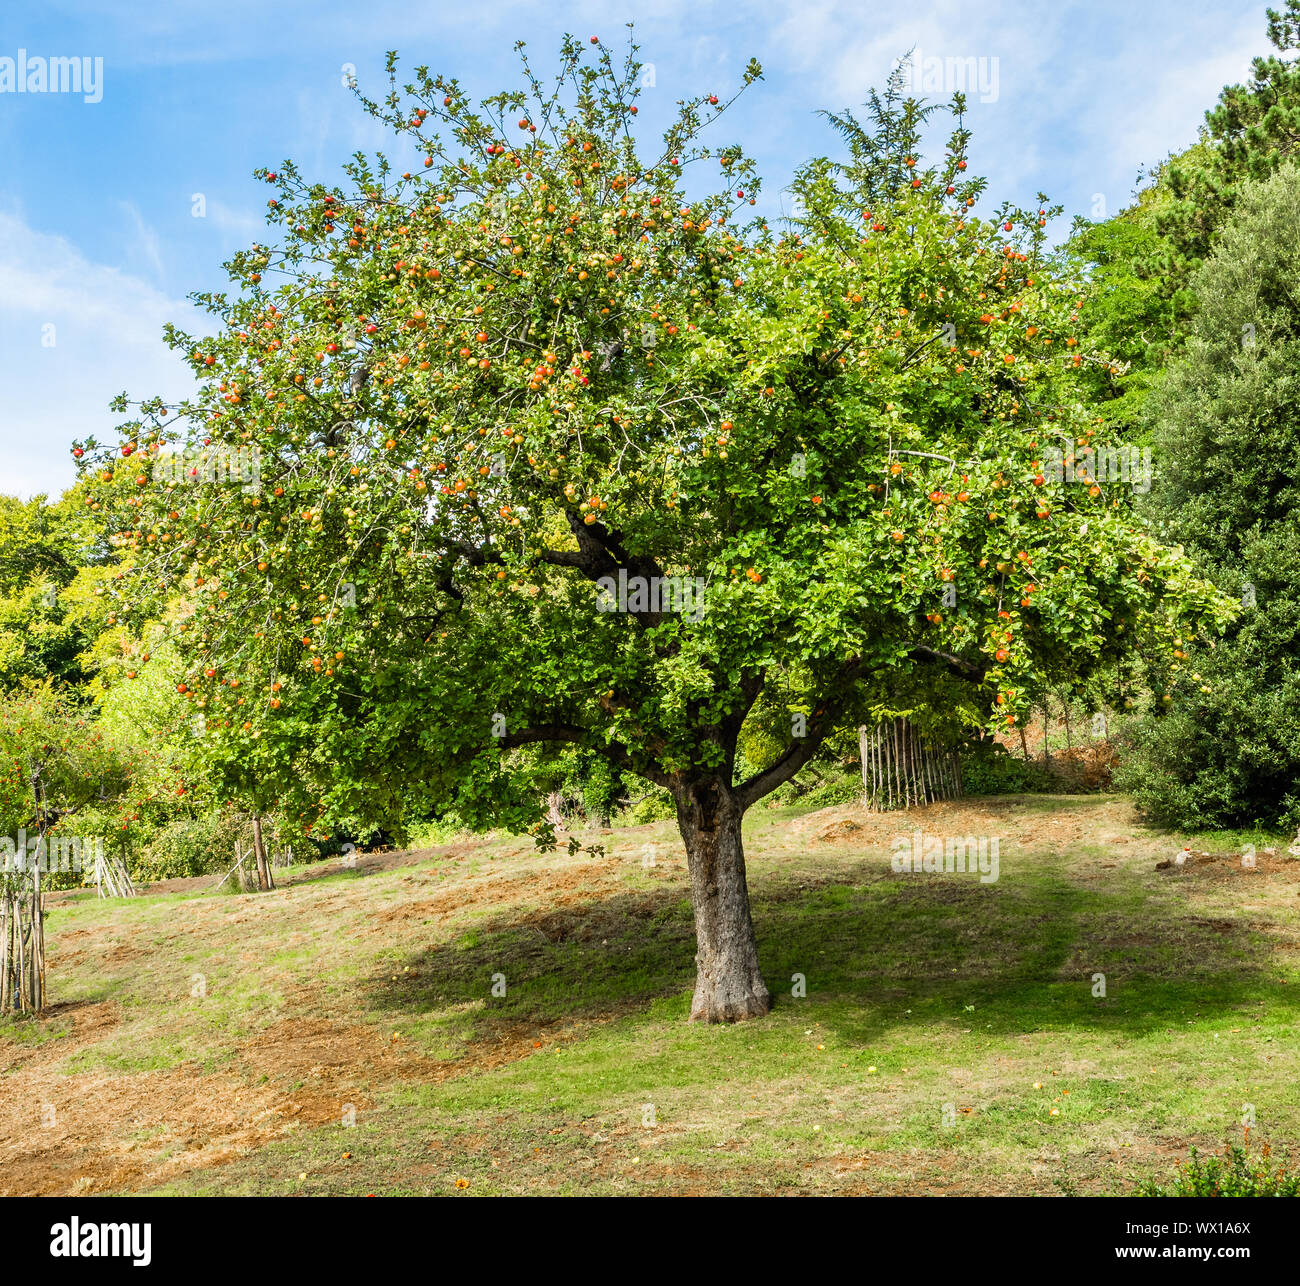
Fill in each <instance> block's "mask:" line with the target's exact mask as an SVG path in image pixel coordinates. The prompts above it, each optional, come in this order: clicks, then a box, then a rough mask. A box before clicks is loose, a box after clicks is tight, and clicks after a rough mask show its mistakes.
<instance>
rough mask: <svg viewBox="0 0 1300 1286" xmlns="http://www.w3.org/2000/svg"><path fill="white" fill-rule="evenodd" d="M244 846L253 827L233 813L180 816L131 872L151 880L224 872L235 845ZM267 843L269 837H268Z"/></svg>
mask: <svg viewBox="0 0 1300 1286" xmlns="http://www.w3.org/2000/svg"><path fill="white" fill-rule="evenodd" d="M236 842H238V843H239V844H240V845H241V846H242V847H244V848H247V847H249V846H251V845H252V842H253V827H252V823H251V822H250V821H249V819H248V818H247V817H243V816H240V815H238V814H235V813H208V814H205V815H204V816H201V817H196V818H181V819H179V820H177V821H175V822H172V823H171V825H169V826H167V827H166V828H165V829H164V830H162V831H161V832H160V833H159V834H158V835H156V836H155V837H154V838H153V840H151V841H150V843H149V845H148V846H147V847H146V848H145V849H144V851H143V852H142V853H141V854H140V856H139V857H137V858H136V859H135V861H134V862H133V863H132V874H133V876H134V877H135V878H137V879H139V880H144V881H146V882H152V881H155V880H170V879H177V878H183V877H185V876H193V875H209V874H215V873H217V872H224V871H227V870H229V869H230V867H231V866H233V865H234V863H235V844H236ZM268 843H269V837H268Z"/></svg>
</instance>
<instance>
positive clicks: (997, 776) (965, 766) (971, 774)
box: [961, 741, 1072, 795]
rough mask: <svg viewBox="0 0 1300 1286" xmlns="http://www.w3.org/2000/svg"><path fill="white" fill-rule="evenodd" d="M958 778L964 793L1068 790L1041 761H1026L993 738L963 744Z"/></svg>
mask: <svg viewBox="0 0 1300 1286" xmlns="http://www.w3.org/2000/svg"><path fill="white" fill-rule="evenodd" d="M961 779H962V789H963V793H965V794H966V795H1033V794H1043V795H1062V794H1070V793H1072V791H1071V789H1070V786H1069V784H1068V783H1067V782H1064V781H1062V779H1061V778H1060V777H1057V776H1055V775H1054V774H1052V773H1050V772H1048V771H1047V769H1046V768H1044V767H1043V766H1042V764H1035V763H1026V762H1025V761H1024V760H1023V759H1017V758H1015V757H1014V756H1013V755H1011V754H1010V753H1009V752H1008V750H1007V748H1006V747H1005V746H1003V745H1002V744H1001V743H999V742H996V741H984V742H979V743H977V744H975V745H970V746H964V747H963V748H962V750H961Z"/></svg>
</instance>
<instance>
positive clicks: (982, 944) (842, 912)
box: [361, 857, 1294, 1045]
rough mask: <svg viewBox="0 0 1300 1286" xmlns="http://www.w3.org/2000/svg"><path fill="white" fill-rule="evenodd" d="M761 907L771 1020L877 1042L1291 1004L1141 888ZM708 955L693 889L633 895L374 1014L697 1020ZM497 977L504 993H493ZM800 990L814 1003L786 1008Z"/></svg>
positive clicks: (532, 1021)
mask: <svg viewBox="0 0 1300 1286" xmlns="http://www.w3.org/2000/svg"><path fill="white" fill-rule="evenodd" d="M882 867H883V869H882ZM751 900H752V904H753V911H754V921H755V925H756V928H757V931H758V943H759V957H760V962H761V965H762V969H763V975H764V978H765V979H766V981H767V984H768V987H769V988H770V989H771V991H772V993H773V996H774V999H775V1003H776V1005H777V1006H778V1007H780V1008H782V1009H784V1008H785V1007H786V1006H788V1005H792V1004H800V1005H802V1004H806V1003H808V1002H813V1003H814V1004H815V1005H817V1006H818V1007H819V1008H821V1007H823V1006H825V1005H828V1004H829V1005H830V1006H832V1008H831V1009H830V1010H827V1011H826V1012H825V1014H824V1015H821V1014H819V1021H829V1022H831V1023H833V1025H834V1026H835V1027H836V1029H837V1030H838V1031H839V1032H840V1034H841V1035H843V1036H844V1037H845V1038H847V1039H849V1040H852V1041H855V1042H860V1043H862V1044H863V1045H870V1044H872V1043H875V1042H878V1041H879V1039H880V1038H881V1036H882V1035H884V1034H885V1033H886V1032H887V1031H890V1030H894V1029H897V1028H906V1027H912V1026H916V1025H917V1024H918V1023H925V1022H929V1023H936V1022H937V1023H945V1022H947V1023H951V1024H952V1025H953V1026H954V1027H956V1028H975V1027H978V1028H979V1029H981V1030H985V1031H989V1032H992V1033H1008V1032H1014V1033H1023V1032H1029V1031H1033V1030H1035V1029H1061V1030H1069V1029H1079V1028H1083V1029H1088V1030H1092V1031H1098V1032H1114V1033H1115V1034H1116V1036H1117V1037H1120V1036H1124V1037H1133V1036H1141V1035H1143V1034H1145V1033H1149V1032H1152V1031H1155V1030H1157V1029H1161V1028H1168V1027H1170V1026H1173V1025H1181V1024H1182V1023H1185V1021H1186V1016H1187V1014H1188V1013H1189V1012H1193V1011H1194V1012H1195V1013H1197V1014H1198V1015H1200V1016H1201V1017H1202V1018H1207V1017H1212V1016H1213V1015H1215V1014H1218V1013H1228V1012H1230V1011H1234V1010H1238V1009H1240V1008H1241V1007H1242V1006H1244V1005H1246V1004H1257V1003H1258V1002H1259V1001H1260V1000H1262V999H1263V1000H1269V1001H1273V1000H1276V1001H1279V1002H1281V1003H1294V1000H1293V997H1292V992H1293V990H1294V988H1293V987H1289V986H1287V985H1286V984H1285V983H1283V982H1282V981H1281V980H1280V978H1279V976H1278V975H1279V972H1280V971H1279V970H1278V968H1277V963H1276V960H1275V958H1274V955H1273V951H1274V944H1273V943H1272V942H1271V941H1270V940H1269V937H1268V936H1267V935H1265V934H1263V933H1260V932H1258V931H1256V930H1253V929H1252V928H1251V927H1250V926H1249V924H1247V923H1245V922H1243V921H1241V920H1238V919H1233V920H1227V919H1222V920H1218V919H1211V918H1207V917H1206V916H1204V915H1201V914H1197V913H1196V911H1195V910H1194V909H1192V908H1190V907H1188V908H1183V907H1180V906H1178V905H1177V904H1174V903H1171V902H1170V901H1169V900H1168V899H1165V898H1161V897H1158V896H1156V894H1155V891H1153V890H1149V889H1145V888H1142V887H1141V886H1139V885H1136V884H1135V883H1134V882H1132V881H1131V880H1122V881H1121V880H1117V881H1116V882H1115V883H1113V884H1089V885H1087V886H1083V885H1081V884H1079V883H1076V882H1074V881H1071V880H1069V879H1068V878H1066V877H1065V876H1064V875H1061V874H1059V873H1057V872H1052V871H1039V872H1035V874H1034V876H1033V878H1032V880H1024V881H1009V880H1003V881H1000V882H998V883H992V884H980V883H979V880H978V877H977V876H971V875H967V876H961V875H955V876H954V875H924V874H909V875H895V874H893V873H892V872H890V870H889V868H888V864H887V862H885V863H882V859H881V858H879V857H877V858H874V859H870V860H865V859H864V860H861V861H859V862H856V863H850V864H843V865H841V866H839V867H838V868H837V869H836V871H835V873H834V875H833V877H827V878H824V879H823V878H820V877H809V876H803V877H796V876H789V875H785V874H782V873H779V872H774V873H770V874H765V875H761V876H758V877H755V878H753V879H752V880H751ZM694 954H695V938H694V927H693V923H692V918H691V910H690V902H689V899H688V898H687V897H686V895H685V891H684V890H682V889H681V888H680V887H674V888H671V889H669V888H663V889H649V890H646V891H644V892H641V891H627V892H621V893H617V894H615V895H613V896H610V897H605V898H594V899H593V900H592V901H590V902H587V903H583V904H579V905H570V906H566V907H563V908H557V909H555V910H544V911H534V912H530V913H526V914H520V913H513V914H512V913H503V914H499V915H497V916H494V917H485V918H484V919H482V920H481V921H479V922H478V923H477V924H476V925H475V927H474V928H473V929H471V930H468V931H467V932H465V933H463V934H462V935H461V936H460V937H459V938H458V939H457V940H456V941H454V942H452V943H448V944H440V945H438V946H436V947H431V948H429V949H428V950H426V951H423V952H421V953H419V954H418V955H416V956H414V957H412V958H411V959H410V961H409V968H410V970H411V973H412V974H413V975H414V976H413V977H412V978H410V980H409V981H408V980H406V979H405V976H404V974H403V975H399V979H400V981H399V985H398V986H397V987H393V986H391V985H390V977H391V973H392V966H391V964H390V965H388V966H386V967H384V968H380V969H376V970H375V972H374V973H373V975H372V976H371V977H369V978H367V979H365V980H364V981H363V982H362V984H361V985H362V987H363V989H364V991H365V993H366V995H367V999H368V1003H369V1005H370V1007H371V1008H372V1010H373V1011H374V1012H376V1013H383V1012H386V1011H389V1010H398V1009H400V1010H402V1011H403V1012H406V1013H410V1012H411V1011H412V1010H414V1011H416V1012H424V1013H428V1014H430V1015H431V1016H432V1015H434V1014H437V1013H446V1012H448V1011H452V1010H457V1011H458V1012H457V1014H456V1021H457V1023H458V1025H459V1030H460V1031H461V1032H462V1033H463V1034H464V1035H465V1036H466V1037H467V1038H468V1039H471V1040H473V1039H480V1038H484V1037H486V1036H488V1035H489V1034H494V1035H496V1036H498V1037H499V1036H500V1035H501V1034H502V1033H503V1031H505V1032H507V1033H508V1032H509V1031H511V1030H516V1029H517V1030H519V1031H522V1030H524V1029H528V1030H530V1031H531V1030H534V1029H537V1028H539V1027H547V1026H552V1025H556V1024H564V1023H567V1022H571V1021H573V1020H575V1019H576V1020H593V1019H596V1020H599V1019H605V1018H612V1017H617V1016H620V1015H623V1014H627V1013H631V1012H635V1011H638V1010H643V1009H645V1008H647V1007H648V1006H649V1005H651V1004H652V1003H653V1002H655V1001H657V1000H662V999H664V998H671V999H672V1000H673V1001H675V1002H678V1004H679V1006H680V1010H681V1014H682V1017H683V1018H684V1017H685V1015H686V1013H687V1011H688V1008H689V1000H690V994H691V991H692V989H693V986H694V978H695V965H694ZM494 979H495V980H496V981H497V983H498V990H500V983H501V982H502V981H503V982H504V992H505V994H504V995H493V983H494ZM800 979H802V980H803V986H804V988H805V989H806V996H807V1000H803V999H800V1000H793V999H792V998H791V997H792V992H793V991H795V990H796V989H797V988H798V986H799V980H800ZM477 1002H483V1003H481V1004H480V1003H477ZM972 1005H974V1006H975V1008H974V1010H971V1009H970V1008H969V1007H970V1006H972ZM908 1011H910V1014H909V1012H908Z"/></svg>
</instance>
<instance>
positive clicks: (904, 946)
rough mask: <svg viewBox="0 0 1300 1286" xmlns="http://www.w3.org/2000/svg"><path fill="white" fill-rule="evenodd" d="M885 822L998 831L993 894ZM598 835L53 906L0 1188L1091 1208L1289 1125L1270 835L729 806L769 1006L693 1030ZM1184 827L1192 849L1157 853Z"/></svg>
mask: <svg viewBox="0 0 1300 1286" xmlns="http://www.w3.org/2000/svg"><path fill="white" fill-rule="evenodd" d="M913 825H920V826H921V827H922V828H923V830H924V831H925V832H926V833H927V834H947V835H965V834H977V835H988V836H993V835H996V836H999V837H1000V838H1001V864H1000V877H999V879H998V880H997V882H995V883H991V884H981V883H980V882H979V880H978V878H975V877H971V876H963V875H957V874H949V875H943V874H933V875H924V874H922V875H910V874H908V875H899V874H895V873H894V872H893V871H891V869H890V863H889V852H890V841H891V839H892V838H893V837H894V836H895V835H897V834H900V833H907V832H908V831H910V829H911V827H912V826H913ZM1249 838H1250V841H1251V842H1254V843H1255V844H1256V845H1257V847H1260V848H1261V849H1262V847H1263V846H1264V845H1262V844H1261V837H1259V836H1251V837H1249ZM594 840H598V841H599V842H601V843H603V844H605V846H606V848H607V852H606V854H605V855H604V856H603V857H595V858H593V857H590V856H588V855H585V854H579V855H578V856H577V857H572V858H571V857H568V856H566V855H564V854H563V853H560V854H556V855H551V856H545V857H543V856H539V855H537V854H535V853H534V852H533V851H532V848H531V846H530V845H528V844H526V843H525V842H523V841H520V840H518V839H511V838H501V837H492V838H490V839H489V840H487V841H484V842H481V843H475V844H473V845H471V844H466V843H459V844H450V845H444V846H443V847H442V848H440V849H437V850H432V851H429V852H425V853H421V854H414V855H408V856H405V857H399V858H395V859H388V860H377V859H374V858H366V859H363V860H361V861H360V862H359V863H358V865H357V867H356V868H355V869H350V870H348V869H343V868H340V867H338V866H337V865H335V866H332V867H331V866H325V867H322V868H315V869H314V870H307V871H299V872H295V873H294V879H295V881H296V882H294V883H292V884H290V885H288V886H287V887H284V888H282V889H280V890H278V891H276V892H274V893H270V894H264V895H240V896H236V897H225V896H221V897H210V896H200V895H195V894H182V895H177V894H172V895H155V896H147V897H143V898H140V899H138V900H135V901H133V902H130V903H107V902H99V901H98V900H91V901H81V900H78V901H67V902H63V903H60V904H58V905H57V906H56V907H55V908H54V909H53V910H52V913H51V915H50V919H49V922H48V927H47V935H48V938H49V941H50V986H51V991H52V994H53V997H54V999H55V1001H56V1004H55V1007H54V1009H53V1010H52V1012H51V1014H50V1015H49V1016H48V1017H47V1018H45V1019H43V1020H41V1021H40V1022H37V1021H33V1020H30V1019H28V1020H21V1021H14V1020H6V1021H5V1022H4V1023H3V1024H0V1068H3V1069H4V1076H5V1081H3V1082H0V1084H4V1086H5V1088H7V1089H8V1090H9V1091H10V1092H9V1093H7V1094H5V1095H3V1096H0V1139H10V1140H13V1141H14V1142H13V1144H12V1145H6V1144H0V1148H3V1149H4V1150H3V1151H0V1161H3V1162H4V1165H3V1166H2V1167H0V1173H3V1175H4V1177H3V1178H0V1188H3V1189H5V1190H8V1191H12V1192H19V1191H70V1190H71V1185H72V1184H73V1183H74V1182H79V1184H80V1186H79V1188H78V1191H133V1192H135V1191H162V1192H169V1193H197V1192H204V1193H218V1192H220V1193H257V1192H266V1193H283V1192H305V1193H366V1192H384V1193H428V1192H432V1193H443V1192H447V1193H451V1192H468V1193H470V1194H474V1193H524V1192H553V1193H579V1192H581V1193H590V1194H613V1193H624V1192H651V1193H689V1192H701V1193H703V1192H708V1193H755V1192H762V1193H767V1192H772V1193H778V1192H781V1193H798V1192H808V1193H847V1192H862V1193H868V1192H873V1193H874V1192H879V1193H911V1192H1040V1193H1056V1192H1060V1191H1069V1192H1083V1193H1088V1192H1099V1193H1104V1192H1120V1191H1128V1190H1130V1189H1131V1188H1132V1187H1133V1185H1134V1184H1136V1183H1139V1182H1143V1181H1150V1182H1156V1181H1157V1180H1158V1179H1161V1178H1164V1177H1165V1176H1167V1175H1168V1173H1169V1172H1170V1170H1171V1167H1172V1166H1173V1163H1174V1162H1175V1161H1176V1160H1177V1159H1179V1158H1181V1157H1184V1156H1185V1155H1186V1154H1187V1150H1188V1147H1189V1146H1193V1145H1195V1146H1199V1147H1200V1148H1202V1149H1203V1150H1205V1151H1214V1150H1217V1149H1220V1148H1221V1147H1222V1146H1223V1143H1224V1141H1225V1140H1226V1139H1227V1138H1229V1137H1239V1134H1240V1127H1239V1122H1240V1120H1241V1119H1242V1117H1243V1113H1246V1112H1252V1113H1253V1114H1254V1118H1255V1119H1257V1121H1258V1126H1257V1129H1258V1133H1259V1135H1261V1136H1264V1137H1269V1138H1273V1139H1279V1140H1280V1139H1285V1138H1287V1137H1288V1136H1289V1137H1291V1138H1294V1137H1297V1135H1300V1129H1298V1127H1300V1074H1298V1073H1300V1049H1297V1046H1296V1042H1295V1041H1294V1037H1293V1032H1294V1026H1295V1020H1296V1007H1297V1002H1296V990H1297V986H1298V985H1300V969H1298V967H1297V964H1298V957H1300V913H1298V908H1297V894H1298V893H1300V862H1295V861H1292V860H1290V859H1289V858H1287V857H1286V854H1285V844H1284V843H1283V844H1282V845H1281V846H1280V847H1279V852H1278V855H1277V856H1275V857H1266V856H1263V855H1261V856H1260V858H1259V859H1258V865H1257V867H1256V868H1255V869H1254V870H1249V871H1247V870H1244V869H1243V868H1242V867H1241V866H1240V863H1239V862H1236V861H1235V860H1234V851H1235V850H1234V838H1233V837H1232V836H1227V835H1221V836H1215V837H1214V841H1215V842H1214V843H1213V844H1212V845H1210V844H1206V843H1202V842H1200V841H1199V840H1196V839H1194V838H1192V837H1181V836H1168V835H1159V834H1155V833H1152V832H1149V831H1146V830H1144V829H1143V828H1142V827H1140V826H1138V825H1136V824H1135V823H1134V821H1133V819H1132V815H1131V810H1130V808H1129V806H1128V804H1127V803H1126V801H1124V800H1123V799H1120V798H1117V797H1114V796H1084V797H1080V796H1059V797H1051V796H1046V797H1045V796H1041V795H1034V796H1023V797H1015V798H995V799H979V800H971V801H967V802H965V803H961V804H950V805H937V806H935V807H933V808H931V809H928V810H924V811H922V812H917V813H913V814H908V815H906V816H902V815H892V816H890V817H885V818H879V817H872V816H870V815H867V814H862V813H860V812H859V811H857V810H855V809H850V808H840V809H834V810H829V811H827V812H824V813H820V814H814V815H809V814H807V813H806V812H803V811H801V810H799V809H794V808H785V809H762V808H759V809H756V810H754V812H753V813H752V814H751V817H750V818H749V819H748V823H747V831H746V851H747V860H748V865H749V874H750V884H751V890H752V900H753V906H754V916H755V922H756V925H757V927H758V933H759V943H760V959H761V963H762V966H763V970H764V976H765V977H766V979H767V981H768V985H769V987H770V988H771V989H772V991H773V993H774V996H775V997H776V1001H777V1003H776V1006H775V1008H774V1009H773V1012H772V1013H771V1014H770V1015H769V1016H768V1017H767V1018H765V1019H763V1020H760V1021H756V1022H750V1023H744V1024H740V1025H738V1026H736V1027H732V1028H726V1027H722V1028H719V1027H713V1028H706V1027H700V1026H698V1025H691V1024H689V1023H687V1022H686V1021H685V1020H686V1016H687V1014H688V1012H689V1003H690V992H691V987H692V982H693V961H692V956H693V949H694V939H693V930H692V924H691V915H690V904H689V898H688V888H687V883H686V873H685V867H684V858H683V854H682V852H681V847H680V843H679V841H678V840H677V838H676V836H675V832H674V829H673V827H672V826H671V824H670V823H666V822H660V823H653V824H651V825H647V826H641V827H635V828H620V829H618V830H616V831H614V832H613V833H607V834H605V835H603V836H584V843H587V842H592V841H594ZM1184 842H1191V843H1193V845H1194V847H1195V848H1197V849H1198V850H1200V849H1206V848H1210V849H1212V850H1213V851H1214V852H1215V853H1218V854H1221V856H1220V857H1219V858H1218V860H1212V859H1208V858H1207V859H1202V860H1200V861H1198V862H1197V863H1194V864H1193V865H1191V866H1189V867H1188V868H1186V869H1185V870H1178V871H1174V870H1157V869H1156V862H1157V861H1159V860H1161V859H1164V858H1167V857H1168V856H1169V855H1170V853H1172V852H1173V851H1174V850H1175V849H1176V848H1178V847H1180V846H1181V844H1182V843H1184ZM1270 842H1271V841H1270ZM648 844H653V845H654V846H655V848H654V852H655V864H654V865H653V866H644V865H643V856H644V854H645V852H646V845H648ZM42 1103H49V1104H53V1105H54V1107H55V1110H56V1116H57V1121H58V1123H57V1124H56V1125H55V1126H53V1127H50V1126H48V1125H43V1124H42V1121H41V1118H40V1116H39V1113H37V1111H36V1108H35V1106H34V1105H36V1104H42ZM345 1154H346V1155H345ZM458 1181H461V1183H464V1182H466V1181H468V1185H469V1186H468V1188H465V1187H459V1188H458V1186H457V1183H458Z"/></svg>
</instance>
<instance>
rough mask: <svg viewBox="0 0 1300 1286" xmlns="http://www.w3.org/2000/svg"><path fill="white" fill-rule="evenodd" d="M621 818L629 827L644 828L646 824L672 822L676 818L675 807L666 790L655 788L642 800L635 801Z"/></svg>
mask: <svg viewBox="0 0 1300 1286" xmlns="http://www.w3.org/2000/svg"><path fill="white" fill-rule="evenodd" d="M623 816H624V819H625V820H626V822H627V824H628V825H629V826H644V825H645V824H646V823H647V822H663V821H670V820H674V819H675V818H676V817H677V806H676V805H675V804H674V803H673V797H672V796H671V795H670V794H669V793H668V792H667V791H666V790H664V789H662V788H657V789H655V790H652V791H651V792H650V793H649V794H648V795H646V796H645V797H644V798H643V799H639V800H637V802H636V803H635V804H633V805H632V807H631V808H629V809H628V810H627V812H626V813H625V814H624V815H623Z"/></svg>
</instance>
